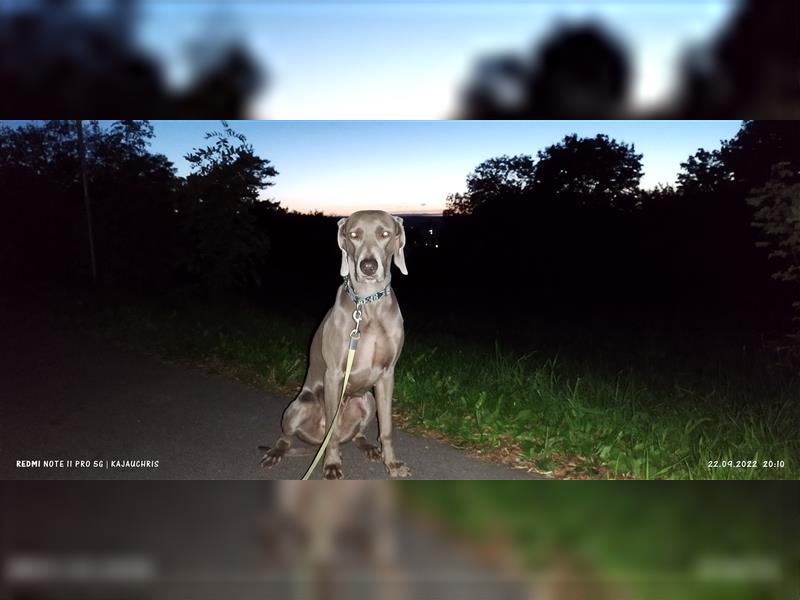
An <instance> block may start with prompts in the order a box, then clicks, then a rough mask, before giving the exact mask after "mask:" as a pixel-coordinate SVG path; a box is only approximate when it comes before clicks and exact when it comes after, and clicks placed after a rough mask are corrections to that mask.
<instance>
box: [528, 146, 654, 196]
mask: <svg viewBox="0 0 800 600" xmlns="http://www.w3.org/2000/svg"><path fill="white" fill-rule="evenodd" d="M537 156H538V162H537V163H536V179H535V190H536V193H537V194H538V195H540V196H544V197H548V198H552V199H555V200H556V201H558V202H560V203H568V204H569V205H571V206H585V207H595V208H616V209H630V208H632V207H633V206H634V205H635V204H636V201H637V198H638V193H639V180H640V179H641V177H642V162H641V161H642V155H641V154H636V152H635V151H634V147H633V145H632V144H631V145H628V144H625V143H619V142H617V141H616V140H614V139H610V138H609V137H608V136H607V135H604V134H598V135H596V136H595V137H593V138H579V137H578V136H577V135H575V134H573V135H568V136H566V137H565V138H564V139H563V140H562V141H561V142H560V143H558V144H554V145H552V146H549V147H547V148H545V149H544V150H541V151H540V152H538V154H537Z"/></svg>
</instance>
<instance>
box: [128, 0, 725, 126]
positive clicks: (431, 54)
mask: <svg viewBox="0 0 800 600" xmlns="http://www.w3.org/2000/svg"><path fill="white" fill-rule="evenodd" d="M735 5H736V2H735V0H616V1H608V0H584V1H577V2H576V1H574V0H569V1H567V0H532V1H528V2H522V1H520V0H510V1H509V0H505V1H478V0H427V1H422V0H416V1H403V0H383V1H378V0H376V1H371V2H367V1H366V0H350V1H343V0H328V1H325V2H320V1H312V0H294V1H291V2H289V1H277V0H271V1H270V0H265V1H262V2H258V1H256V0H233V1H230V2H208V1H205V2H203V1H194V2H186V1H185V0H149V1H146V2H144V3H143V4H142V10H141V11H140V14H141V20H140V22H139V27H138V29H137V31H138V35H137V39H138V41H139V43H140V44H141V45H142V46H143V47H144V48H145V49H147V50H148V51H150V52H151V53H153V54H154V55H158V56H160V57H162V58H163V59H164V61H165V64H166V67H167V74H168V78H169V80H170V81H171V82H172V83H173V84H175V85H177V86H179V85H180V84H181V83H182V82H185V81H186V80H187V79H188V78H189V76H190V75H189V74H190V72H191V66H192V61H193V60H195V59H196V58H197V57H196V56H195V55H194V54H193V53H192V52H191V51H190V50H189V48H190V46H189V42H190V41H191V40H193V39H194V40H196V39H202V40H204V41H206V42H212V43H215V42H218V43H220V44H224V43H225V41H226V40H239V41H241V42H242V43H243V44H244V46H245V47H246V48H247V49H249V50H250V51H251V53H252V54H253V55H254V56H256V57H257V59H258V62H259V64H260V65H261V66H262V67H264V68H265V69H266V70H267V72H268V75H269V85H268V87H267V88H265V90H264V91H263V93H262V94H261V95H260V96H259V97H257V98H256V99H255V100H254V101H253V104H252V105H251V107H250V113H249V115H250V116H252V117H254V118H259V119H263V118H272V119H387V118H388V119H441V118H452V117H454V116H455V114H456V112H457V107H458V97H459V90H460V89H461V88H462V87H463V86H464V84H465V83H466V82H467V81H468V80H469V75H470V73H471V72H472V67H473V64H474V62H475V60H476V59H477V58H478V57H481V56H486V55H491V54H495V53H498V52H506V51H510V52H513V53H515V54H527V53H528V52H529V51H530V49H531V47H532V46H534V45H535V44H536V42H537V40H541V39H542V36H543V35H546V34H547V33H548V32H549V31H551V30H552V28H553V27H554V26H556V25H558V24H560V23H584V22H586V21H587V20H591V21H594V22H599V23H601V24H603V25H604V26H605V27H606V28H607V29H608V30H609V32H610V33H612V34H614V35H615V37H617V38H618V39H619V40H620V41H621V42H622V43H623V46H624V47H625V48H627V49H628V50H629V51H630V52H629V56H630V57H631V60H632V67H633V71H634V81H633V89H632V95H633V99H634V101H635V104H636V107H637V108H640V109H647V108H649V107H651V106H653V105H654V104H657V103H658V102H659V101H660V100H664V99H665V98H667V97H668V96H669V93H670V91H671V90H672V89H673V87H674V85H675V81H676V79H675V74H676V65H677V63H678V61H679V60H680V59H681V57H682V55H683V53H684V51H685V50H686V49H687V48H688V47H689V46H697V45H702V44H703V43H704V42H708V40H709V39H711V38H712V37H713V36H714V35H715V34H716V33H717V32H718V31H719V30H720V29H721V27H723V26H724V24H725V22H726V20H727V19H728V18H729V17H730V15H731V14H732V10H733V8H735Z"/></svg>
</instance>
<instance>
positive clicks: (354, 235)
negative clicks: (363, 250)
mask: <svg viewBox="0 0 800 600" xmlns="http://www.w3.org/2000/svg"><path fill="white" fill-rule="evenodd" d="M350 237H351V238H352V239H356V238H357V237H358V232H357V231H351V232H350Z"/></svg>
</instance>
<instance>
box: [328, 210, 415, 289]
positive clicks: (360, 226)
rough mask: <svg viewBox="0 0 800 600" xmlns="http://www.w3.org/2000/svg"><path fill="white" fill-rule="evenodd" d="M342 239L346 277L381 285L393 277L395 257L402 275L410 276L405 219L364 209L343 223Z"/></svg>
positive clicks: (344, 273)
mask: <svg viewBox="0 0 800 600" xmlns="http://www.w3.org/2000/svg"><path fill="white" fill-rule="evenodd" d="M338 238H339V248H340V249H341V251H342V266H341V268H340V270H339V272H340V274H341V275H342V277H344V276H345V275H350V279H351V280H353V281H357V282H359V283H373V282H376V283H380V282H382V281H384V280H386V279H387V278H388V277H389V268H390V266H391V264H390V262H391V259H392V258H394V264H395V265H397V268H398V269H400V272H401V273H402V274H403V275H408V269H406V258H405V255H404V254H403V248H404V247H405V245H406V232H405V230H404V229H403V219H402V218H400V217H394V216H392V215H390V214H389V213H387V212H383V211H382V210H360V211H358V212H354V213H353V214H352V215H350V216H349V217H347V218H344V219H340V220H339V235H338Z"/></svg>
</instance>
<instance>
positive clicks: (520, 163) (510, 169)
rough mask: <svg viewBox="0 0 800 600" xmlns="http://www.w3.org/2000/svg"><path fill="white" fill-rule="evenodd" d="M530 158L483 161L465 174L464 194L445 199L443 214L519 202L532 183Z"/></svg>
mask: <svg viewBox="0 0 800 600" xmlns="http://www.w3.org/2000/svg"><path fill="white" fill-rule="evenodd" d="M533 174H534V163H533V159H532V158H531V157H530V156H527V155H524V154H521V155H517V156H507V155H503V156H499V157H496V158H490V159H488V160H485V161H483V162H482V163H481V164H479V165H478V166H477V167H475V170H474V171H473V172H472V173H470V174H469V175H467V191H466V193H464V194H451V195H449V196H448V197H447V210H446V213H447V214H451V215H452V214H472V213H474V212H475V211H476V210H485V209H487V208H495V207H496V206H498V205H500V204H502V205H503V206H504V207H506V206H508V205H509V204H511V203H513V202H515V201H518V200H520V199H522V198H523V197H524V196H525V195H526V194H527V192H528V191H529V190H530V187H531V184H532V183H533Z"/></svg>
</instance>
